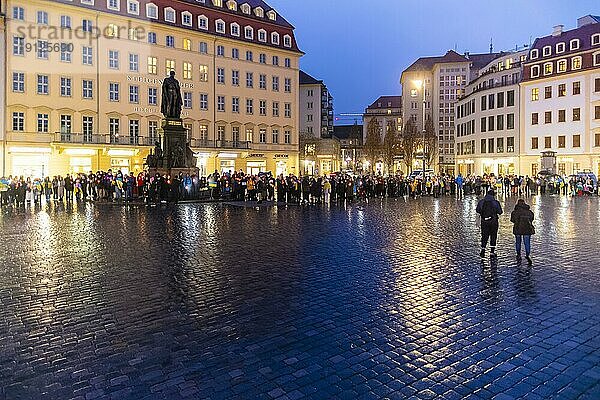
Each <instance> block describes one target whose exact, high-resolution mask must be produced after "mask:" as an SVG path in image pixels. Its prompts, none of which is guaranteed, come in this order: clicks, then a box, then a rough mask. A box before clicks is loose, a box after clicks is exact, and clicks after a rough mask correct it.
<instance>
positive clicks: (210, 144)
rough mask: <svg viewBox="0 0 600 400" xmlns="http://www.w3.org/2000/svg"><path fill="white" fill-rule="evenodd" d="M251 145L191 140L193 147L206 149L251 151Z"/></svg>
mask: <svg viewBox="0 0 600 400" xmlns="http://www.w3.org/2000/svg"><path fill="white" fill-rule="evenodd" d="M251 144H252V143H251V142H244V141H240V140H208V139H196V138H192V139H191V140H190V146H191V147H201V148H206V149H249V148H250V147H251Z"/></svg>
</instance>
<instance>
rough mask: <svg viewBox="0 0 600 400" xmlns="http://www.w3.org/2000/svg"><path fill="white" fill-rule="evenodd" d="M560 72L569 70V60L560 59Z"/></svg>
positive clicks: (558, 68)
mask: <svg viewBox="0 0 600 400" xmlns="http://www.w3.org/2000/svg"><path fill="white" fill-rule="evenodd" d="M557 71H558V72H566V71H567V60H558V67H557Z"/></svg>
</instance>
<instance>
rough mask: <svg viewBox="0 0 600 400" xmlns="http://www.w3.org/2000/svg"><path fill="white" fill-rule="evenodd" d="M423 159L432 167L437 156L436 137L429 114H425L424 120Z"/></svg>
mask: <svg viewBox="0 0 600 400" xmlns="http://www.w3.org/2000/svg"><path fill="white" fill-rule="evenodd" d="M424 148H425V161H426V162H427V165H428V166H429V168H432V169H434V168H433V167H434V166H435V164H436V160H437V156H438V138H437V134H436V132H435V127H434V126H433V120H432V119H431V115H428V116H427V119H426V120H425V147H424Z"/></svg>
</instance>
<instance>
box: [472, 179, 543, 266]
mask: <svg viewBox="0 0 600 400" xmlns="http://www.w3.org/2000/svg"><path fill="white" fill-rule="evenodd" d="M476 211H477V214H479V215H480V216H481V253H480V256H481V257H482V258H483V257H485V252H486V248H487V245H488V242H489V243H490V252H491V253H490V255H491V257H496V244H497V241H498V229H499V227H500V224H499V217H500V215H502V213H503V211H502V206H500V202H499V201H498V200H496V198H495V193H494V191H493V190H490V191H488V192H487V194H486V196H485V197H484V198H483V199H481V200H480V201H479V203H477V210H476ZM533 219H534V215H533V212H532V211H531V210H530V209H529V205H527V204H526V203H525V200H523V199H519V200H518V201H517V204H516V205H515V208H514V210H513V212H512V213H511V216H510V221H511V222H512V223H513V234H514V235H515V251H516V253H517V260H519V261H520V260H521V249H522V245H523V244H524V245H525V259H526V260H527V262H528V263H529V264H532V260H531V236H532V235H534V234H535V228H534V226H533Z"/></svg>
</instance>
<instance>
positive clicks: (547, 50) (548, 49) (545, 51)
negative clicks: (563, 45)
mask: <svg viewBox="0 0 600 400" xmlns="http://www.w3.org/2000/svg"><path fill="white" fill-rule="evenodd" d="M551 54H552V46H544V47H543V48H542V55H543V56H544V57H546V56H549V55H551Z"/></svg>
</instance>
